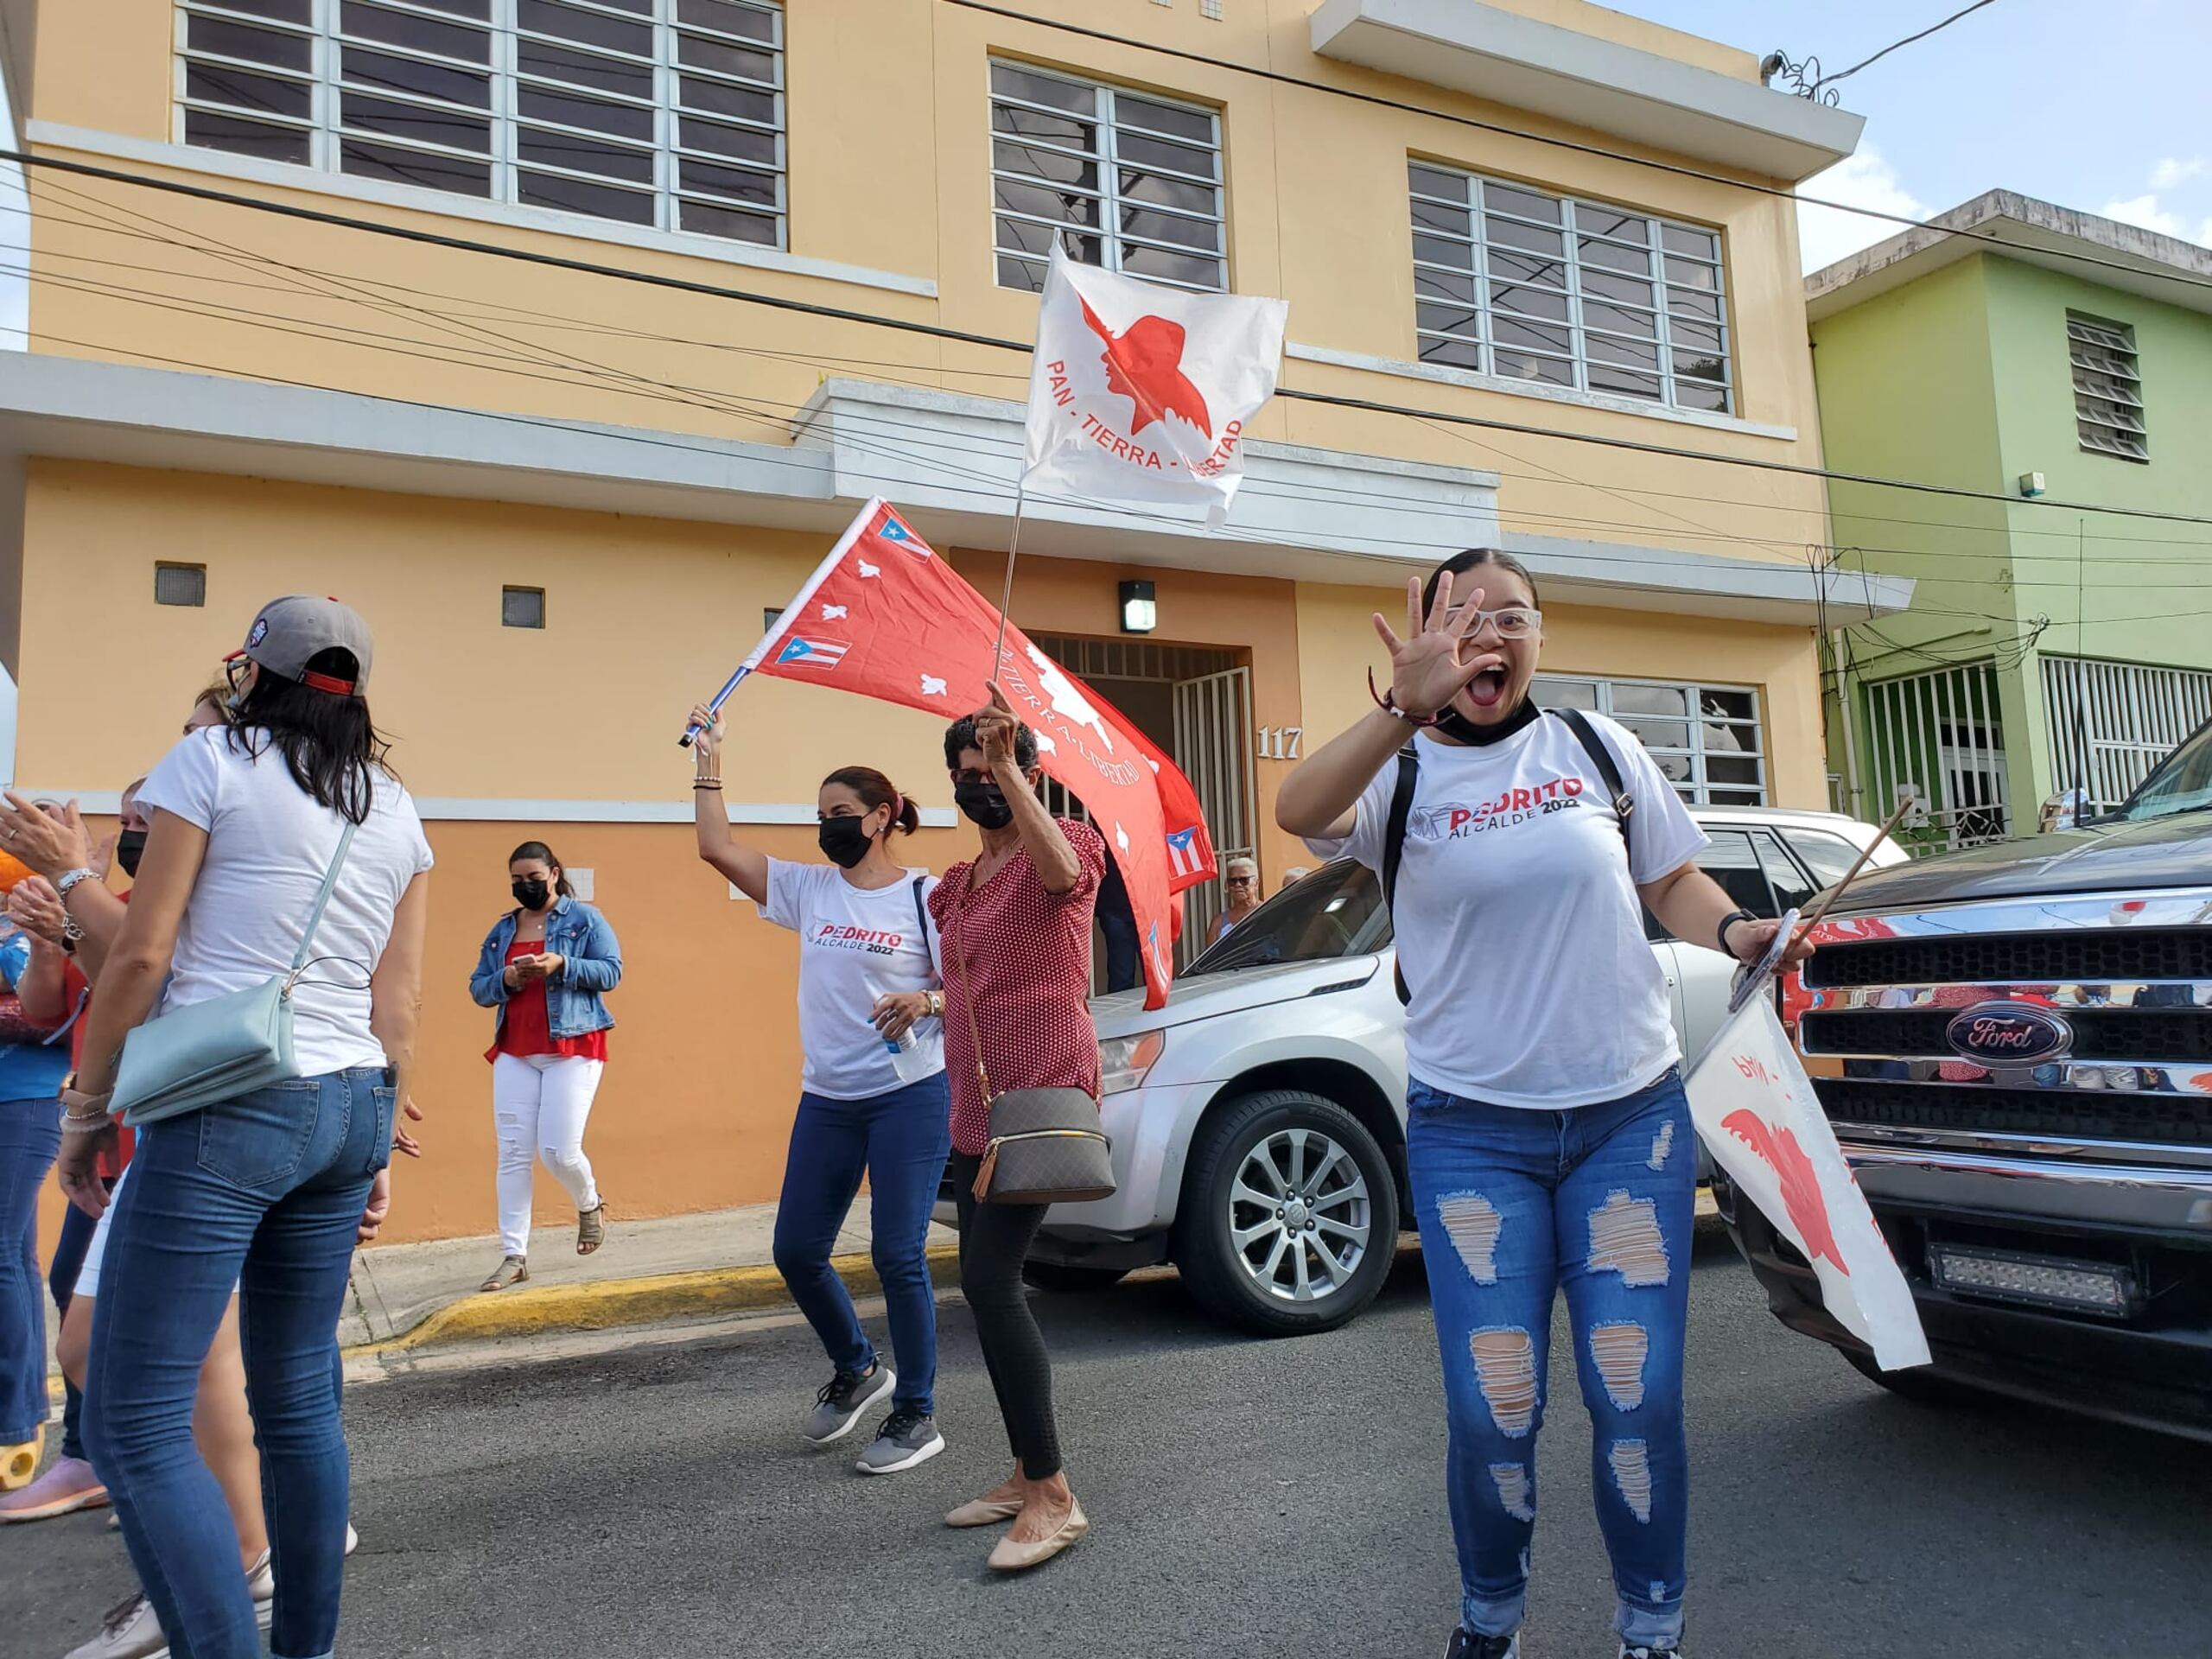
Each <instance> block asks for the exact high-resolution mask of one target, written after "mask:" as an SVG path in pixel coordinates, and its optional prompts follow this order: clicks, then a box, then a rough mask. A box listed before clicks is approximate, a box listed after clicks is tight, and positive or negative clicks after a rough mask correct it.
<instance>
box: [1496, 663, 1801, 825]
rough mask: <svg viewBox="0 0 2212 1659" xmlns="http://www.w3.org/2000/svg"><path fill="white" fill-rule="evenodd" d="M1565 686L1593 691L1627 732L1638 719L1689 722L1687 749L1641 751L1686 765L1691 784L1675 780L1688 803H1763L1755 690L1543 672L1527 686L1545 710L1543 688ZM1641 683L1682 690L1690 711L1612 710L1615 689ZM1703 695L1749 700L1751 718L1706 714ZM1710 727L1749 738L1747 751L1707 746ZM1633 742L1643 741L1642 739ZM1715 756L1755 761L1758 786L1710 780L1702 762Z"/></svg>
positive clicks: (1761, 735)
mask: <svg viewBox="0 0 2212 1659" xmlns="http://www.w3.org/2000/svg"><path fill="white" fill-rule="evenodd" d="M1563 683H1564V684H1573V685H1580V686H1588V687H1591V688H1592V690H1593V691H1594V693H1595V700H1596V702H1597V705H1598V706H1597V712H1598V713H1599V714H1601V715H1605V717H1606V718H1607V719H1608V720H1616V721H1620V722H1621V723H1622V724H1623V725H1624V726H1626V727H1627V728H1629V730H1630V731H1631V732H1634V731H1635V730H1636V727H1637V722H1638V721H1647V720H1675V721H1680V720H1687V721H1688V723H1689V730H1690V735H1689V742H1688V745H1686V746H1685V745H1682V744H1675V743H1645V744H1644V748H1645V750H1646V751H1647V752H1648V753H1649V754H1651V755H1652V756H1653V757H1654V758H1655V759H1656V758H1657V757H1659V756H1662V755H1676V756H1680V757H1682V758H1684V759H1686V760H1688V761H1689V763H1690V778H1689V781H1688V782H1687V783H1682V782H1675V793H1676V794H1677V795H1679V796H1681V798H1682V799H1683V800H1685V801H1687V802H1688V803H1689V804H1691V805H1693V806H1721V807H1726V806H1764V805H1765V804H1767V789H1768V785H1769V782H1770V779H1769V778H1768V775H1767V769H1766V760H1767V756H1766V713H1765V708H1764V703H1763V702H1761V700H1760V697H1759V692H1758V687H1757V686H1754V685H1726V684H1722V683H1719V682H1717V681H1713V680H1701V681H1694V682H1693V681H1688V680H1644V679H1634V678H1630V677H1627V676H1624V675H1617V676H1611V677H1608V676H1604V675H1598V674H1554V673H1550V672H1548V671H1542V672H1539V673H1538V674H1537V675H1536V677H1535V681H1534V682H1533V683H1531V684H1530V686H1529V696H1530V697H1532V698H1534V699H1535V702H1536V703H1537V704H1538V705H1539V706H1540V707H1549V706H1551V705H1550V703H1548V702H1547V697H1546V691H1545V688H1546V687H1547V686H1555V685H1560V684H1563ZM1639 685H1641V686H1650V687H1654V688H1656V689H1657V690H1665V691H1679V692H1681V693H1682V694H1683V696H1684V697H1685V699H1686V701H1687V702H1688V706H1689V709H1690V712H1689V713H1688V715H1651V714H1643V713H1639V712H1638V711H1637V710H1635V709H1625V710H1622V711H1620V712H1618V713H1617V712H1615V709H1614V706H1613V705H1614V697H1613V693H1614V691H1615V690H1617V689H1618V688H1619V687H1623V686H1639ZM1707 691H1721V692H1726V693H1727V694H1728V695H1729V696H1738V697H1749V698H1750V699H1751V715H1750V717H1749V718H1743V717H1740V716H1738V715H1713V714H1707V712H1705V694H1706V693H1707ZM1708 726H1726V727H1727V728H1730V729H1731V730H1732V731H1736V732H1738V733H1741V734H1745V735H1747V736H1748V738H1749V747H1745V748H1741V749H1714V748H1708V747H1707V744H1706V741H1705V728H1707V727H1708ZM1637 741H1639V742H1642V741H1643V739H1642V737H1641V736H1640V735H1639V736H1638V738H1637ZM1715 756H1719V757H1723V758H1726V759H1727V760H1750V761H1752V762H1754V763H1755V764H1756V766H1757V769H1758V782H1757V783H1756V784H1738V783H1732V782H1729V781H1727V780H1725V779H1723V780H1719V781H1716V780H1714V779H1713V778H1711V777H1710V776H1709V775H1708V773H1707V766H1706V763H1707V760H1709V759H1711V758H1713V757H1715ZM1662 769H1663V768H1662ZM1670 781H1672V780H1670ZM1716 790H1718V791H1720V792H1719V794H1717V795H1716V794H1715V793H1714V792H1713V791H1716Z"/></svg>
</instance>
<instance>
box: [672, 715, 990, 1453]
mask: <svg viewBox="0 0 2212 1659" xmlns="http://www.w3.org/2000/svg"><path fill="white" fill-rule="evenodd" d="M691 724H692V725H693V726H694V727H695V728H698V733H699V734H698V736H697V738H696V740H695V744H694V753H695V755H696V760H697V763H698V774H697V776H696V777H695V778H694V779H692V785H691V786H692V795H693V799H694V802H695V804H696V810H695V814H694V816H695V817H696V821H697V824H698V830H699V856H700V857H701V858H702V859H704V860H705V861H707V862H708V863H709V864H710V865H712V866H713V867H714V868H715V869H717V870H719V871H720V872H721V874H723V875H724V876H725V877H726V878H728V880H730V881H731V882H733V883H734V885H735V886H736V887H737V888H738V890H739V891H740V892H741V893H744V894H745V896H746V897H747V898H748V899H752V900H753V903H754V904H756V905H758V906H760V913H761V915H762V916H764V917H766V918H767V919H768V920H769V921H772V922H773V923H775V924H776V925H777V926H779V927H788V928H790V929H791V931H793V932H795V933H797V934H798V944H799V951H798V1036H799V1047H800V1049H801V1051H802V1052H803V1053H804V1056H805V1069H804V1072H803V1073H802V1075H801V1077H800V1080H799V1090H800V1092H799V1099H798V1119H797V1121H796V1122H794V1123H793V1124H792V1125H791V1153H790V1156H789V1158H788V1160H787V1161H786V1163H785V1169H784V1188H783V1196H782V1198H780V1199H779V1202H778V1204H777V1207H776V1238H775V1257H776V1270H777V1271H778V1272H779V1273H780V1274H783V1275H784V1282H785V1284H786V1285H788V1286H789V1287H791V1300H793V1301H795V1302H797V1303H798V1306H799V1311H800V1312H801V1313H804V1314H805V1315H806V1319H807V1323H808V1324H810V1325H812V1326H813V1327H814V1334H815V1335H816V1336H817V1337H819V1338H821V1339H822V1347H823V1351H824V1352H825V1353H826V1354H827V1355H828V1356H829V1363H830V1365H831V1366H832V1367H833V1370H832V1372H831V1375H830V1378H829V1382H828V1383H825V1384H823V1388H822V1391H821V1392H820V1393H819V1394H818V1395H816V1396H815V1408H814V1414H813V1416H812V1417H811V1418H810V1419H809V1420H808V1421H807V1424H806V1428H805V1431H804V1432H805V1434H806V1438H807V1439H808V1440H810V1441H812V1442H813V1443H814V1444H815V1445H817V1446H828V1445H829V1444H830V1443H832V1442H833V1441H836V1440H842V1439H843V1438H844V1437H845V1435H846V1434H847V1433H850V1432H851V1429H852V1427H853V1425H854V1423H855V1422H856V1421H859V1418H860V1415H861V1413H862V1412H864V1411H866V1410H867V1409H868V1407H869V1406H870V1405H872V1404H874V1402H876V1401H879V1400H881V1399H883V1398H885V1397H886V1396H888V1397H889V1399H890V1402H891V1414H890V1415H889V1416H887V1417H886V1418H885V1419H884V1420H883V1423H882V1426H881V1427H880V1428H878V1429H877V1431H876V1433H875V1438H874V1440H873V1441H872V1442H870V1444H869V1446H868V1450H867V1451H865V1452H862V1453H861V1459H860V1462H859V1464H858V1465H856V1466H857V1467H858V1468H859V1470H860V1471H861V1473H862V1474H864V1475H888V1474H895V1473H897V1472H898V1471H900V1470H903V1469H912V1468H913V1467H914V1466H915V1465H918V1464H922V1463H926V1462H927V1461H928V1460H929V1459H931V1458H933V1457H935V1456H937V1454H938V1452H942V1451H944V1435H943V1434H942V1433H938V1427H937V1300H936V1292H935V1288H934V1287H933V1286H932V1285H931V1282H930V1268H929V1258H928V1255H927V1254H926V1240H927V1237H928V1234H929V1226H930V1207H931V1205H933V1204H935V1203H936V1202H937V1189H938V1181H939V1180H940V1179H942V1178H943V1177H944V1160H945V1158H946V1156H947V1154H950V1151H951V1149H952V1147H951V1141H950V1125H949V1122H948V1113H949V1111H950V1101H949V1097H948V1096H947V1095H946V1093H945V1084H944V1025H943V1019H944V993H943V992H942V991H940V990H939V989H938V969H937V950H936V939H935V930H933V929H932V928H931V926H930V924H929V914H928V910H927V905H928V901H929V895H930V891H931V889H932V888H933V887H936V886H937V880H936V878H935V877H934V876H931V874H929V873H928V872H927V871H926V870H918V869H910V868H906V866H904V865H902V864H900V863H899V861H897V860H896V859H894V858H893V856H892V855H891V837H892V836H893V835H894V834H897V835H912V833H913V832H914V831H915V830H916V829H918V828H919V827H920V825H921V814H920V813H919V812H918V810H916V809H915V806H914V804H913V802H912V801H910V800H908V799H907V798H906V797H905V796H904V795H903V794H901V793H900V792H899V790H898V789H897V788H896V787H895V786H893V784H892V782H891V780H890V779H888V778H886V777H885V776H884V775H883V774H882V773H881V772H878V771H876V770H875V769H874V767H872V766H842V767H840V768H838V770H836V772H831V773H830V774H829V776H828V777H827V778H825V779H823V780H822V788H821V791H820V793H819V794H818V795H817V798H816V803H815V810H816V812H817V825H816V829H815V841H816V844H817V846H819V847H820V848H821V849H822V855H823V857H824V858H826V859H828V860H829V862H828V863H826V864H813V863H793V862H788V861H785V860H783V859H780V858H770V857H769V856H768V855H766V853H764V852H762V851H760V849H758V848H754V847H748V846H747V845H746V844H745V843H743V842H741V841H739V840H738V838H737V836H735V835H734V834H733V833H732V832H731V830H730V824H729V815H728V812H727V811H725V810H723V807H722V794H721V783H722V779H721V754H722V737H723V726H722V722H721V718H720V716H718V715H710V714H709V713H708V711H707V710H706V709H703V708H700V709H693V710H692V711H691ZM863 1174H865V1175H866V1176H867V1177H868V1192H869V1195H870V1209H869V1215H870V1222H871V1232H870V1241H871V1249H872V1254H873V1255H874V1259H875V1271H876V1277H877V1278H878V1279H879V1280H880V1281H881V1282H882V1285H883V1295H884V1302H885V1311H886V1313H887V1314H888V1316H889V1319H890V1323H891V1346H892V1351H893V1355H894V1356H895V1357H896V1358H897V1360H898V1362H899V1368H898V1370H896V1371H893V1370H892V1369H891V1367H889V1366H888V1365H887V1364H885V1363H883V1358H882V1356H881V1355H880V1353H879V1352H878V1351H877V1350H876V1347H875V1344H874V1343H872V1342H870V1341H869V1340H868V1333H867V1332H865V1331H864V1330H862V1329H861V1322H860V1318H859V1316H858V1315H857V1314H856V1313H854V1311H853V1298H852V1294H851V1293H850V1292H849V1291H848V1290H847V1289H846V1288H845V1281H843V1280H842V1279H840V1278H839V1277H838V1276H837V1270H836V1268H833V1267H832V1266H830V1264H829V1252H830V1249H831V1248H832V1246H834V1245H835V1244H836V1239H837V1230H838V1229H839V1228H840V1227H842V1226H843V1225H844V1222H845V1212H846V1211H849V1210H850V1209H851V1208H852V1205H853V1198H854V1195H855V1193H857V1192H859V1191H860V1185H861V1176H862V1175H863Z"/></svg>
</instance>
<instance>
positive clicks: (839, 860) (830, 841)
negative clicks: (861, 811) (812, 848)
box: [814, 817, 875, 870]
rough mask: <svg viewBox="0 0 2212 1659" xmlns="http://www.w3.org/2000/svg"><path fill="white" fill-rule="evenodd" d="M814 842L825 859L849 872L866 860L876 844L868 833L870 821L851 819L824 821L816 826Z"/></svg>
mask: <svg viewBox="0 0 2212 1659" xmlns="http://www.w3.org/2000/svg"><path fill="white" fill-rule="evenodd" d="M814 840H815V844H816V845H817V846H818V847H820V848H821V849H822V855H823V857H824V858H826V859H828V860H829V861H830V862H831V863H832V864H835V865H836V866H837V867H838V868H840V869H847V870H849V869H851V868H853V866H854V865H855V864H857V863H859V862H860V861H861V860H862V859H864V858H866V857H867V856H868V849H869V848H870V847H871V846H873V845H874V842H875V837H874V836H871V835H870V834H868V820H867V819H866V818H855V817H842V818H824V819H823V820H822V822H821V823H819V824H817V825H816V826H815V830H814Z"/></svg>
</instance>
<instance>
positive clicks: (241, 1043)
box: [108, 823, 355, 1129]
mask: <svg viewBox="0 0 2212 1659" xmlns="http://www.w3.org/2000/svg"><path fill="white" fill-rule="evenodd" d="M354 829H355V826H354V825H353V824H351V823H349V824H347V825H346V832H345V834H343V835H341V836H339V838H338V850H337V851H336V852H334V853H333V854H332V855H330V868H328V869H327V870H325V871H324V872H323V875H322V890H321V892H320V893H316V894H315V909H314V910H313V911H311V912H308V926H307V931H306V932H305V933H303V934H302V935H301V937H300V950H299V954H298V955H297V956H296V957H293V958H292V967H291V971H290V972H289V973H286V974H281V975H278V976H277V977H275V978H272V979H270V980H268V981H266V982H264V983H262V984H259V985H255V986H251V987H250V988H247V989H245V990H243V991H232V992H231V993H229V994H228V995H225V996H213V997H210V998H208V999H207V1001H205V1002H194V1003H190V1004H188V1006H186V1007H181V1008H176V1009H174V1010H172V1011H171V1012H169V1013H168V1014H161V1015H159V1016H157V1017H156V1018H154V1019H151V1020H147V1021H146V1022H145V1023H144V1024H143V1025H141V1026H138V1027H135V1028H134V1029H133V1030H132V1031H131V1032H130V1035H128V1036H127V1037H125V1038H124V1039H123V1057H122V1058H121V1060H120V1061H119V1062H118V1064H117V1065H116V1069H115V1093H114V1095H113V1096H111V1099H110V1100H109V1102H108V1110H109V1111H111V1112H120V1113H121V1114H122V1115H123V1122H124V1125H125V1126H126V1127H127V1128H134V1129H135V1128H138V1127H139V1126H140V1125H141V1124H145V1123H158V1122H161V1121H162V1119H163V1118H165V1117H175V1116H178V1115H179V1114H180V1113H183V1112H196V1111H198V1110H199V1109H200V1108H201V1107H203V1106H213V1105H214V1104H215V1103H217V1102H218V1101H224V1100H235V1099H237V1098H238V1096H240V1095H244V1094H251V1092H252V1091H253V1090H256V1089H263V1088H266V1087H267V1086H268V1085H269V1084H272V1083H283V1082H286V1081H288V1080H289V1079H290V1078H293V1077H298V1076H299V1075H300V1068H299V1065H298V1063H297V1062H296V1060H294V1058H292V991H293V988H295V987H296V986H297V985H298V984H299V982H300V976H301V975H302V973H303V972H304V971H305V970H306V968H307V965H308V952H309V951H310V950H313V949H314V948H315V930H316V929H317V928H318V927H320V926H321V925H322V912H323V909H324V907H325V906H327V905H328V904H329V903H330V891H331V889H332V888H333V887H335V886H337V884H338V872H339V871H340V869H341V868H344V866H345V863H346V849H348V848H350V847H352V846H353V830H354Z"/></svg>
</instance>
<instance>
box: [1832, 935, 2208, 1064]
mask: <svg viewBox="0 0 2212 1659" xmlns="http://www.w3.org/2000/svg"><path fill="white" fill-rule="evenodd" d="M1815 960H1818V958H1817V957H1815ZM2061 1012H2063V1014H2065V1016H2066V1022H2067V1024H2069V1025H2070V1026H2071V1027H2074V1046H2073V1051H2072V1055H2071V1058H2076V1059H2081V1060H2088V1061H2097V1060H2114V1061H2124V1062H2136V1063H2140V1064H2145V1065H2212V1008H2161V1007H2149V1008H2111V1007H2107V1008H2066V1009H2063V1010H2061ZM1958 1013H1959V1011H1958V1010H1957V1009H1956V1008H1909V1009H1889V1008H1837V1009H1828V1010H1823V1011H1821V1012H1818V1013H1814V1014H1807V1015H1806V1016H1805V1018H1804V1023H1803V1027H1802V1043H1803V1047H1804V1051H1805V1052H1806V1053H1808V1054H1878V1055H1896V1056H1900V1057H1904V1058H1914V1059H1929V1058H1937V1057H1942V1058H1951V1046H1950V1044H1949V1043H1948V1042H1947V1041H1946V1040H1945V1039H1944V1034H1943V1033H1944V1032H1945V1031H1946V1030H1947V1029H1948V1027H1949V1026H1950V1023H1951V1021H1952V1020H1954V1019H1955V1018H1956V1017H1957V1016H1958Z"/></svg>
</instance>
